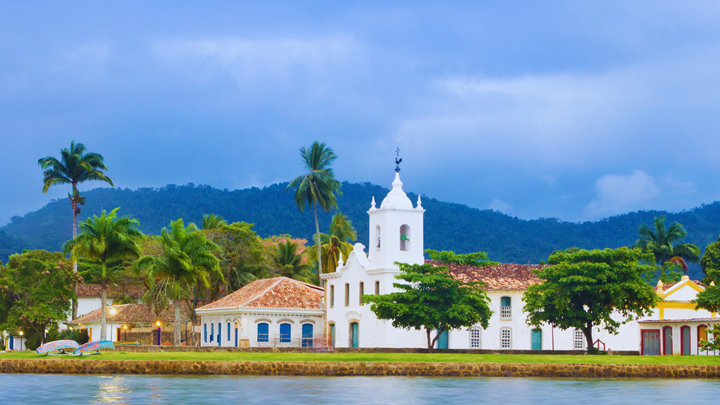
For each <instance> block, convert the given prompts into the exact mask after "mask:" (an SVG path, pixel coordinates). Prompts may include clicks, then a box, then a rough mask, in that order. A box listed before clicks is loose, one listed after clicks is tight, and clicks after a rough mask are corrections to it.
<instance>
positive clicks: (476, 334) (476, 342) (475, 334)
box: [470, 328, 481, 349]
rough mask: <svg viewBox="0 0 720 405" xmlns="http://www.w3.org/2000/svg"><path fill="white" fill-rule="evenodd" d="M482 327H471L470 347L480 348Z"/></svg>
mask: <svg viewBox="0 0 720 405" xmlns="http://www.w3.org/2000/svg"><path fill="white" fill-rule="evenodd" d="M480 336H481V335H480V328H470V348H471V349H479V348H480Z"/></svg>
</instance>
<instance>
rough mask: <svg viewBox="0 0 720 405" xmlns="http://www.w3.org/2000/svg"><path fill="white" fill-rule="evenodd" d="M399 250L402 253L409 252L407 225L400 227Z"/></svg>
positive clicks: (408, 230)
mask: <svg viewBox="0 0 720 405" xmlns="http://www.w3.org/2000/svg"><path fill="white" fill-rule="evenodd" d="M400 250H401V251H403V252H406V251H408V250H410V227H409V226H407V225H403V226H401V227H400Z"/></svg>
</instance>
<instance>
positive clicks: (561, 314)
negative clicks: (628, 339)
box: [523, 247, 659, 351]
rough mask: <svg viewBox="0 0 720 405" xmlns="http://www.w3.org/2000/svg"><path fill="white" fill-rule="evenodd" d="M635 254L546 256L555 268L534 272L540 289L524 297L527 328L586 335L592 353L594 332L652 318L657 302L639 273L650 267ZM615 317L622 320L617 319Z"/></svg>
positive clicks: (619, 251) (626, 250)
mask: <svg viewBox="0 0 720 405" xmlns="http://www.w3.org/2000/svg"><path fill="white" fill-rule="evenodd" d="M648 260H650V261H652V258H648V257H646V256H643V254H642V253H641V251H640V250H639V249H630V248H626V247H623V248H618V249H604V250H584V249H569V250H566V251H559V252H555V253H553V254H552V255H551V256H550V262H551V263H553V264H554V265H553V266H551V267H545V268H542V269H539V270H535V271H534V272H535V274H537V276H538V277H539V278H540V280H541V283H540V284H534V285H531V286H530V287H529V288H528V289H527V291H526V292H525V294H524V295H523V301H524V302H525V307H524V311H525V312H526V313H527V314H528V318H527V323H528V325H531V326H540V325H541V324H543V323H549V324H551V325H553V326H555V327H558V328H560V329H563V330H565V329H569V328H574V329H578V330H581V331H582V332H583V334H584V335H585V339H586V343H587V347H588V351H592V347H593V339H592V329H593V327H595V326H599V327H602V328H603V329H605V330H606V331H608V332H610V333H617V329H618V327H619V326H620V325H621V324H623V323H626V322H627V321H629V320H631V319H633V318H638V317H642V316H646V315H650V314H651V313H652V309H653V307H654V306H655V303H656V302H657V300H658V299H659V298H658V296H657V294H655V292H654V291H653V287H652V286H650V285H649V284H647V283H646V282H645V281H644V280H643V278H642V274H643V273H645V272H647V271H651V270H653V266H650V265H647V264H642V261H648ZM618 315H619V316H620V318H618Z"/></svg>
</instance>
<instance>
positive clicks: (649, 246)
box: [635, 215, 700, 272]
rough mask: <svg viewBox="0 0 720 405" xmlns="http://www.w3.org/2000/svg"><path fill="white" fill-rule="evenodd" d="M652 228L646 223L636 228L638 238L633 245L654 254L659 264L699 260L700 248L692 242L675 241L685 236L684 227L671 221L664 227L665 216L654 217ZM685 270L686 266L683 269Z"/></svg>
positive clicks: (695, 261)
mask: <svg viewBox="0 0 720 405" xmlns="http://www.w3.org/2000/svg"><path fill="white" fill-rule="evenodd" d="M654 222H655V224H654V225H655V226H654V229H652V228H650V227H649V226H648V225H647V224H642V225H640V227H639V228H638V234H639V235H640V238H639V239H638V240H637V242H635V247H638V248H640V249H643V250H644V251H647V252H650V253H652V254H653V255H654V256H655V261H656V262H657V263H658V264H660V265H661V266H663V267H664V266H665V263H667V262H674V263H682V262H683V261H684V260H687V261H689V262H692V263H697V262H698V260H700V248H699V247H698V245H696V244H694V243H676V242H678V241H680V240H682V239H684V238H685V237H686V236H687V231H686V230H685V227H684V226H682V225H681V224H679V223H677V222H673V224H672V225H670V227H669V228H667V229H666V228H665V216H664V215H662V216H659V217H655V220H654ZM683 270H684V271H685V272H687V268H684V269H683Z"/></svg>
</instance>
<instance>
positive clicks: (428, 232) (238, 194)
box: [0, 182, 720, 277]
mask: <svg viewBox="0 0 720 405" xmlns="http://www.w3.org/2000/svg"><path fill="white" fill-rule="evenodd" d="M286 185H287V183H277V184H273V185H270V186H266V187H263V188H257V187H252V188H247V189H241V190H233V191H228V190H220V189H216V188H213V187H210V186H205V185H200V186H195V185H194V184H192V183H189V184H187V185H184V186H177V185H174V184H169V185H167V186H164V187H159V188H139V189H136V190H130V189H127V188H126V189H123V188H96V189H92V190H89V191H86V192H84V193H83V196H84V197H85V198H86V201H87V203H86V205H85V206H83V207H82V212H81V213H80V215H79V221H82V220H84V219H85V218H87V217H88V216H89V215H96V214H99V213H100V212H101V210H103V209H105V210H107V211H110V210H112V209H114V208H116V207H121V209H120V210H119V214H120V215H128V216H131V217H133V218H137V219H138V220H139V221H140V227H141V229H142V230H143V232H145V233H151V234H158V233H159V232H160V230H161V229H162V227H165V226H168V225H169V223H170V220H174V219H177V218H183V219H184V220H185V222H186V223H189V222H194V223H196V224H201V223H202V215H203V214H211V213H212V214H217V215H220V216H222V217H224V218H225V219H226V220H227V221H228V222H235V221H245V222H249V223H253V224H255V227H254V228H253V229H254V230H255V231H256V232H258V234H259V235H260V236H262V237H267V236H270V235H279V234H291V235H293V236H296V237H302V238H306V239H308V240H311V238H312V234H313V233H314V231H315V226H314V219H313V214H312V212H308V211H310V210H306V212H305V213H304V214H301V213H300V212H299V210H298V208H297V206H296V205H295V200H294V198H293V195H292V193H291V192H288V193H285V187H286ZM342 190H343V194H344V196H343V197H340V198H339V199H338V206H339V210H340V211H342V212H343V213H344V214H345V215H347V216H348V217H349V218H350V219H351V221H352V222H353V225H354V226H355V228H356V230H357V231H358V240H357V241H358V242H360V243H362V244H367V243H368V215H367V210H368V209H369V207H370V201H371V199H372V197H373V196H374V197H375V198H376V200H377V201H378V202H380V201H382V198H384V196H385V195H386V194H387V193H388V192H389V189H387V188H385V187H381V186H377V185H374V184H371V183H348V182H344V183H343V187H342ZM407 194H408V197H410V199H411V201H416V200H417V194H415V193H407ZM422 201H423V207H424V208H425V210H426V212H425V247H426V248H430V249H436V250H454V251H456V252H458V253H467V252H474V251H485V252H487V253H488V255H489V256H490V259H491V260H495V261H500V262H512V263H537V262H539V261H541V260H546V259H547V257H548V256H549V255H550V253H552V252H553V251H555V250H559V249H566V248H569V247H580V248H587V249H592V248H605V247H611V248H614V247H619V246H627V245H631V244H633V243H634V242H635V240H636V239H637V228H638V226H640V224H642V223H647V224H650V223H652V220H653V218H654V217H655V216H657V215H667V221H668V222H673V221H678V222H680V223H682V224H683V225H685V227H686V229H687V230H688V238H686V240H685V241H687V242H691V243H697V244H698V245H699V246H700V247H701V248H704V247H705V246H706V245H707V244H708V243H710V242H714V241H716V240H717V239H718V236H717V235H718V233H719V232H720V202H714V203H711V204H703V205H701V206H700V207H696V208H694V209H691V210H686V211H682V212H677V213H669V212H664V211H636V212H630V213H626V214H621V215H616V216H612V217H608V218H605V219H602V220H599V221H594V222H591V221H586V222H580V223H578V222H568V221H562V220H559V219H556V218H539V219H531V220H526V219H520V218H517V217H512V216H509V215H506V214H503V213H500V212H498V211H493V210H489V209H486V210H481V209H477V208H471V207H469V206H467V205H464V204H457V203H449V202H443V201H439V200H437V199H435V198H429V197H425V196H423V197H422ZM70 211H71V210H70V204H69V202H68V201H67V200H65V199H59V200H53V201H51V202H49V203H48V204H47V205H45V206H44V207H43V208H41V209H39V210H37V211H33V212H28V213H27V214H25V215H23V216H22V217H19V216H15V217H13V218H11V221H10V223H8V224H7V225H5V226H3V227H0V260H3V261H7V257H8V256H9V255H10V254H12V253H16V252H20V251H22V249H33V248H40V249H47V250H53V251H54V250H59V249H60V247H61V246H62V243H64V242H65V241H66V240H68V239H69V238H70V236H71V232H72V226H71V225H72V224H71V221H72V214H71V212H70ZM332 214H333V212H331V213H325V212H320V213H319V221H320V227H321V231H322V230H324V229H326V228H327V227H328V226H329V223H330V218H331V216H332ZM698 271H699V266H693V269H692V272H691V275H692V276H695V277H699V274H697V273H698ZM692 273H696V274H692Z"/></svg>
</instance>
